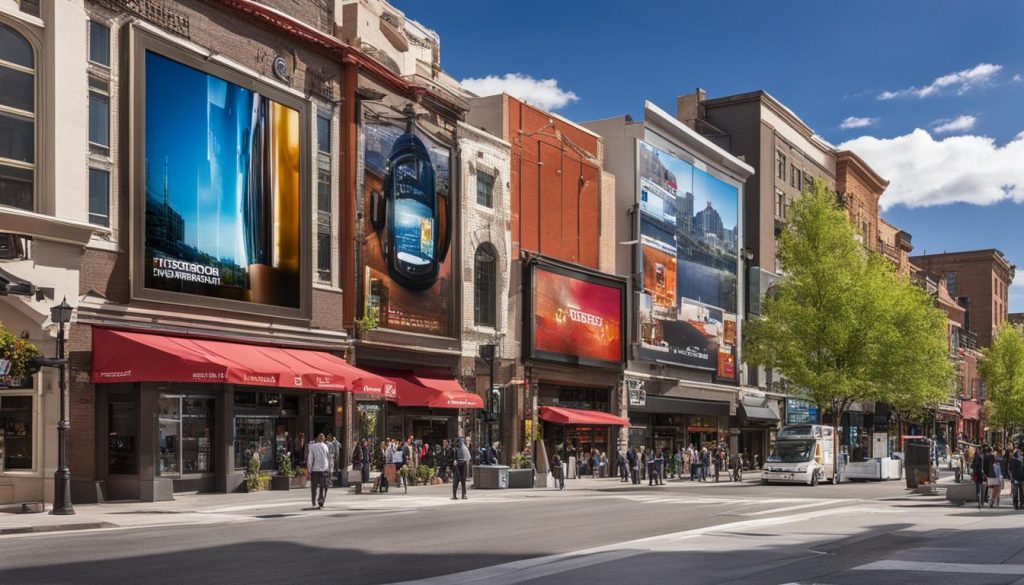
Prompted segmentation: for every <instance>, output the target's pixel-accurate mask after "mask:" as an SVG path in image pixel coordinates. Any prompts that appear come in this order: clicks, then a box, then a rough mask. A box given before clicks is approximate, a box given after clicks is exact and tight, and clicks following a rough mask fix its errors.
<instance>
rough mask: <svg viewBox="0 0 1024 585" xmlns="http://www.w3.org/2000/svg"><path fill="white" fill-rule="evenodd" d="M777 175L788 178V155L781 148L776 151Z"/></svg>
mask: <svg viewBox="0 0 1024 585" xmlns="http://www.w3.org/2000/svg"><path fill="white" fill-rule="evenodd" d="M775 176H776V177H778V178H779V179H782V180H783V181H785V180H786V155H785V154H783V153H782V151H781V150H776V151H775Z"/></svg>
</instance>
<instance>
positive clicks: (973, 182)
mask: <svg viewBox="0 0 1024 585" xmlns="http://www.w3.org/2000/svg"><path fill="white" fill-rule="evenodd" d="M839 148H841V149H844V150H845V149H849V150H852V151H854V152H856V153H857V154H858V155H860V156H861V157H863V158H864V160H865V161H867V163H868V164H869V165H871V167H872V168H874V169H875V170H876V171H878V173H879V174H880V175H882V176H883V177H885V178H886V179H889V181H890V184H889V188H888V189H886V191H885V194H884V195H883V196H882V200H881V201H880V203H881V205H882V208H883V209H887V208H889V207H892V206H894V205H900V204H902V205H906V206H907V207H927V206H930V205H943V204H947V203H959V202H962V203H973V204H976V205H989V204H991V203H996V202H998V201H1002V200H1006V199H1010V200H1013V201H1017V202H1024V164H1021V161H1024V132H1021V133H1019V134H1017V136H1016V138H1014V139H1013V140H1012V141H1010V142H1008V143H1007V144H1004V145H1003V146H999V145H997V144H996V143H995V140H993V139H991V138H989V137H987V136H973V135H964V136H950V137H948V138H944V139H942V140H936V139H935V138H934V137H932V135H931V134H929V133H928V131H926V130H922V129H920V128H918V129H916V130H914V131H913V132H911V133H910V134H906V135H904V136H897V137H895V138H875V137H873V136H862V137H860V138H855V139H853V140H849V141H847V142H844V143H843V144H841V145H839Z"/></svg>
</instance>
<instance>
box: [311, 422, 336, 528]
mask: <svg viewBox="0 0 1024 585" xmlns="http://www.w3.org/2000/svg"><path fill="white" fill-rule="evenodd" d="M307 465H308V467H309V479H310V485H309V492H310V497H311V498H312V500H313V507H319V508H320V509H321V510H322V509H323V507H324V500H326V499H327V478H328V477H329V475H328V474H329V473H330V469H331V460H330V452H329V451H328V450H327V439H326V438H325V437H324V434H323V433H320V434H319V435H317V437H316V442H314V443H310V445H309V458H308V459H307Z"/></svg>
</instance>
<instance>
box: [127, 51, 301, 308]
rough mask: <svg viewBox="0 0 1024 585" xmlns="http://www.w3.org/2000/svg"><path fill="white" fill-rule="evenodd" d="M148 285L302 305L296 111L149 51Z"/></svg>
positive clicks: (146, 137)
mask: <svg viewBox="0 0 1024 585" xmlns="http://www.w3.org/2000/svg"><path fill="white" fill-rule="evenodd" d="M144 59H145V86H144V96H145V98H144V99H145V110H144V111H145V117H144V135H143V136H144V145H145V148H144V160H145V185H144V188H145V198H144V209H145V216H144V220H143V221H144V233H145V240H144V256H145V266H144V272H143V281H144V286H145V288H147V289H153V290H159V291H166V292H174V293H186V294H192V295H200V296H203V297H209V298H216V299H225V300H232V301H243V302H248V303H256V304H260V305H270V306H276V307H286V308H294V309H298V308H299V307H300V304H301V291H302V290H303V287H302V286H301V282H302V280H301V273H302V270H301V267H302V262H303V258H302V238H303V236H302V234H303V230H302V222H301V217H302V205H301V197H302V196H301V193H302V189H301V188H300V185H301V172H300V168H301V156H300V155H301V152H300V146H299V145H300V144H301V139H300V136H301V134H302V131H301V128H302V124H301V120H300V116H299V111H298V110H296V109H294V108H291V107H289V106H286V105H284V104H282V103H279V102H277V101H275V100H273V99H270V98H269V97H267V96H265V95H261V94H260V93H259V92H258V91H256V90H254V89H252V86H248V87H242V86H241V85H237V84H235V83H232V82H231V81H228V80H226V79H222V78H220V77H217V76H215V75H211V74H209V73H206V72H204V71H200V70H199V69H195V68H193V67H190V66H188V65H185V64H183V63H181V62H179V61H176V60H174V59H171V58H169V57H166V56H163V55H161V54H158V53H155V52H153V51H151V50H146V51H145V57H144Z"/></svg>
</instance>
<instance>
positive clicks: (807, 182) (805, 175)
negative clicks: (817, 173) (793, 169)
mask: <svg viewBox="0 0 1024 585" xmlns="http://www.w3.org/2000/svg"><path fill="white" fill-rule="evenodd" d="M803 180H804V186H805V187H807V188H808V189H809V188H811V184H812V182H813V181H814V177H812V176H811V174H810V173H803Z"/></svg>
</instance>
